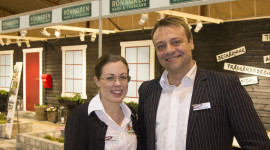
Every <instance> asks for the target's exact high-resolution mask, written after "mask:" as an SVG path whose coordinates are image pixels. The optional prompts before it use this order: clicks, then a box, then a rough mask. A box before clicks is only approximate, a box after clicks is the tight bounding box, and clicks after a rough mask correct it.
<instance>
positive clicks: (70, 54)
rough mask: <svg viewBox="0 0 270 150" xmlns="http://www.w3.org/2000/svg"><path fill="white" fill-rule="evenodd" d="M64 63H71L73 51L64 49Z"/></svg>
mask: <svg viewBox="0 0 270 150" xmlns="http://www.w3.org/2000/svg"><path fill="white" fill-rule="evenodd" d="M66 64H73V51H66Z"/></svg>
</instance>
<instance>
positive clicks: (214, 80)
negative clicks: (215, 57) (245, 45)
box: [138, 67, 270, 150]
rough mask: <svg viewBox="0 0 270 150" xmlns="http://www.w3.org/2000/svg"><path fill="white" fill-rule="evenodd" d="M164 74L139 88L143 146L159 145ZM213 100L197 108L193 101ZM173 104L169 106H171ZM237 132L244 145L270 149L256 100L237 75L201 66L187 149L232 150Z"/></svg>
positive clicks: (140, 136)
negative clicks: (207, 106)
mask: <svg viewBox="0 0 270 150" xmlns="http://www.w3.org/2000/svg"><path fill="white" fill-rule="evenodd" d="M159 81H160V77H159V78H156V79H154V80H151V81H146V82H144V83H143V84H142V85H141V86H140V88H139V120H138V127H139V136H138V137H139V143H138V145H139V147H140V148H141V149H147V150H154V149H155V125H156V113H157V108H158V103H159V99H160V94H161V90H162V88H161V86H160V84H159ZM206 102H210V105H211V108H210V109H205V110H197V111H193V107H192V105H194V104H201V103H206ZM168 107H169V106H168ZM233 136H235V137H236V139H237V141H238V143H239V144H240V146H241V147H242V148H243V149H258V150H259V149H260V150H270V140H269V138H268V137H267V134H266V130H265V128H264V126H263V124H262V122H261V120H260V119H259V117H258V115H257V112H256V110H255V108H254V106H253V102H252V100H251V98H250V96H249V95H248V93H247V92H246V90H245V89H244V88H243V86H242V85H241V84H240V81H239V78H237V77H236V76H233V75H229V74H225V73H218V72H213V71H209V70H203V69H201V68H199V67H198V70H197V73H196V77H195V82H194V88H193V94H192V98H191V106H190V112H189V120H188V127H187V137H186V138H187V140H186V149H187V150H229V149H232V141H233Z"/></svg>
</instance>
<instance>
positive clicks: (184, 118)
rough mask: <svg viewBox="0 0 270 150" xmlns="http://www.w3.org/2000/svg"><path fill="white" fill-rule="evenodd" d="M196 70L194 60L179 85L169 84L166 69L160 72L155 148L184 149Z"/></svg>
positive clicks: (166, 149)
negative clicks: (160, 88) (160, 90)
mask: <svg viewBox="0 0 270 150" xmlns="http://www.w3.org/2000/svg"><path fill="white" fill-rule="evenodd" d="M194 62H195V61H194ZM196 71H197V65H196V62H195V65H194V66H193V67H192V68H191V69H190V70H189V72H188V73H187V74H186V75H185V76H184V77H183V79H182V81H181V84H180V85H179V86H174V85H170V84H169V81H168V78H167V76H168V72H167V71H164V73H163V74H162V76H161V79H160V85H161V87H162V92H161V96H160V101H159V104H158V110H157V119H156V137H155V138H156V139H155V140H156V150H185V149H186V136H187V126H188V117H189V110H190V103H191V96H192V91H193V85H194V80H195V75H196Z"/></svg>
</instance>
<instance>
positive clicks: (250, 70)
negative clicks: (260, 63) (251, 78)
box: [224, 63, 270, 77]
mask: <svg viewBox="0 0 270 150" xmlns="http://www.w3.org/2000/svg"><path fill="white" fill-rule="evenodd" d="M224 70H229V71H235V72H241V73H247V74H253V75H258V76H264V77H270V70H268V69H263V68H256V67H250V66H244V65H238V64H231V63H224Z"/></svg>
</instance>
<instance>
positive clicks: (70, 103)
mask: <svg viewBox="0 0 270 150" xmlns="http://www.w3.org/2000/svg"><path fill="white" fill-rule="evenodd" d="M56 99H57V100H58V102H59V103H60V104H64V105H66V106H67V107H68V108H69V110H70V111H72V110H73V109H74V108H75V107H76V106H77V105H80V104H83V103H84V102H85V100H84V99H82V98H81V95H80V94H78V93H76V94H75V95H74V96H72V97H66V96H60V95H56Z"/></svg>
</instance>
